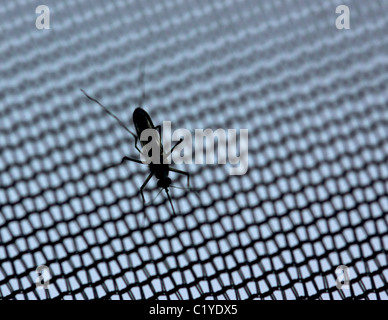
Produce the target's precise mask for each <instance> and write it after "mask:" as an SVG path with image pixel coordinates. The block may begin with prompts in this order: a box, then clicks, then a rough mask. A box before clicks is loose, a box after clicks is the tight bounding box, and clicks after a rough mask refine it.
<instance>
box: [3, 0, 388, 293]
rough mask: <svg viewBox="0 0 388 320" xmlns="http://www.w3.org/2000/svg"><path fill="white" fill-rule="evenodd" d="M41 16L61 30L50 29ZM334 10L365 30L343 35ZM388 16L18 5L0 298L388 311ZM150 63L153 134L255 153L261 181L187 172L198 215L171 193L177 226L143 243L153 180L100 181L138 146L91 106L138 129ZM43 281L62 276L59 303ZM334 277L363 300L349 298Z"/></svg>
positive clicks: (74, 2)
mask: <svg viewBox="0 0 388 320" xmlns="http://www.w3.org/2000/svg"><path fill="white" fill-rule="evenodd" d="M40 4H45V5H47V6H48V7H49V8H50V13H51V16H50V19H51V29H50V30H37V29H36V28H35V19H36V17H37V14H35V8H36V7H37V6H38V5H40ZM339 4H347V5H349V7H350V10H351V29H350V30H341V31H339V30H337V29H336V28H335V20H336V17H337V15H336V14H335V9H336V7H337V5H339ZM387 9H388V4H387V2H386V1H382V0H381V1H377V0H373V1H363V0H358V1H337V0H329V1H307V0H289V1H257V0H256V1H248V0H239V1H205V0H198V1H183V0H163V1H135V0H133V1H129V0H125V1H124V0H123V1H119V0H114V1H95V0H93V1H92V0H66V1H45V2H44V3H41V2H40V1H29V0H15V1H7V2H5V1H4V2H3V3H2V5H1V6H0V35H1V36H0V37H1V38H0V61H1V63H0V187H1V188H0V298H1V297H6V298H17V299H27V298H29V299H38V298H39V299H45V298H47V297H60V298H64V299H72V298H77V299H90V298H97V297H107V298H113V299H119V298H124V299H139V298H148V297H155V298H160V299H166V298H169V299H180V298H183V299H187V298H196V297H199V296H203V297H205V298H211V299H213V298H217V299H225V298H232V299H236V298H242V299H245V298H247V297H248V296H252V297H254V298H266V299H295V298H300V297H313V298H323V299H341V298H345V297H358V298H370V299H376V298H383V299H386V298H387V284H386V279H387V277H388V270H387V255H386V250H387V248H388V237H387V218H386V215H385V213H386V212H387V210H388V201H387V200H388V199H387V178H388V162H387V156H388V129H387V128H388V127H387V121H388V110H387V108H388V107H387V100H388V91H387V85H386V83H387V80H388V73H387V71H388V55H387V53H388V33H387V27H388V17H387V14H386V12H387ZM141 62H144V63H145V65H146V75H145V92H146V101H145V105H144V107H145V108H146V109H147V110H148V111H149V113H150V114H151V116H152V118H153V119H154V123H161V122H162V121H163V120H171V121H172V122H173V129H174V128H181V127H182V128H187V129H189V130H192V131H193V130H194V129H196V128H212V129H216V128H225V129H227V128H236V129H239V128H248V129H249V135H250V136H249V139H250V140H249V155H250V156H249V157H250V158H249V161H250V162H249V171H248V173H247V174H246V175H244V176H240V177H239V176H234V177H233V176H229V175H228V172H229V167H228V166H222V165H220V166H215V165H213V166H205V165H188V166H182V167H181V168H182V169H185V170H188V171H190V173H191V174H192V176H193V184H194V186H195V187H196V188H198V189H200V197H199V198H198V197H197V196H196V195H195V194H194V193H190V194H186V193H184V192H182V191H181V190H173V191H172V194H173V197H174V203H175V204H176V207H177V211H178V215H177V217H172V215H171V211H170V207H169V204H168V202H166V200H165V198H163V197H160V198H159V199H158V200H157V201H156V204H155V205H154V206H148V207H147V209H146V210H145V214H146V215H147V217H148V219H149V220H147V219H145V220H144V228H140V227H141V224H142V220H143V214H144V210H143V205H142V202H141V198H140V195H139V192H138V188H139V187H140V185H141V184H142V182H143V181H144V179H145V177H146V175H147V168H145V167H143V166H141V165H138V164H136V163H128V164H127V165H122V166H121V167H117V168H114V169H110V170H107V171H103V170H102V169H103V168H104V167H106V166H108V165H110V164H112V163H117V162H119V161H120V160H121V157H122V156H123V155H125V154H126V155H135V154H136V151H135V149H134V147H133V139H132V137H131V136H129V135H128V134H126V132H125V131H124V130H122V128H121V127H120V126H118V125H117V124H116V123H115V122H114V120H112V119H111V118H109V117H108V116H107V115H106V114H105V113H104V112H102V110H101V109H100V108H99V107H98V106H97V105H96V104H94V103H92V102H91V101H89V100H87V99H86V98H85V97H84V96H83V95H82V93H81V92H80V91H79V89H80V88H83V89H85V90H86V91H87V92H88V93H90V94H91V95H93V96H95V97H96V98H98V99H100V101H101V102H103V103H104V104H105V105H106V106H108V107H109V108H110V109H111V110H112V111H114V112H115V113H116V114H117V115H118V116H119V117H120V118H121V119H122V120H123V121H125V122H126V123H127V124H128V125H129V127H130V128H133V126H132V120H131V119H132V116H131V115H132V112H133V110H134V108H135V107H136V104H137V101H138V97H139V95H140V94H141V87H140V86H139V83H138V65H139V63H141ZM172 176H173V178H174V181H175V180H176V179H177V180H176V182H174V183H175V184H176V185H179V184H182V185H184V183H185V180H184V177H182V178H181V177H179V176H175V175H172ZM149 189H150V190H151V191H152V190H153V192H147V194H146V196H148V197H149V198H150V197H152V196H153V195H154V194H155V192H156V188H155V182H154V181H153V183H152V184H151V185H150V187H149ZM139 226H140V227H139ZM39 265H47V266H48V267H49V268H50V270H51V273H52V280H51V286H50V289H49V290H48V292H46V293H45V292H44V291H43V290H35V280H36V278H37V274H36V272H35V269H36V268H37V267H38V266H39ZM339 265H347V266H348V267H349V268H350V271H351V273H350V278H351V284H352V285H351V290H337V289H336V287H335V284H336V282H335V279H336V274H335V269H336V268H337V266H339ZM90 283H91V284H92V285H91V286H89V284H90Z"/></svg>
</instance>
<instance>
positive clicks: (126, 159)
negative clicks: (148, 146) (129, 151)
mask: <svg viewBox="0 0 388 320" xmlns="http://www.w3.org/2000/svg"><path fill="white" fill-rule="evenodd" d="M125 161H133V162H137V163H140V164H144V163H143V162H141V161H140V160H137V159H135V158H131V157H127V156H125V157H123V158H122V159H121V162H120V163H116V164H113V165H111V166H109V167H105V168H104V169H103V170H108V169H110V168H113V167H116V166H119V165H121V164H123V163H124V162H125Z"/></svg>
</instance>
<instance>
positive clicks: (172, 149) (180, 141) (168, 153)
mask: <svg viewBox="0 0 388 320" xmlns="http://www.w3.org/2000/svg"><path fill="white" fill-rule="evenodd" d="M182 142H183V139H182V138H181V139H180V140H179V141H178V142H177V143H176V144H175V145H174V146H173V147H172V148H171V150H170V151H169V152H167V154H166V157H168V156H169V155H170V154H171V153H172V152H173V151H174V149H175V148H176V147H177V146H178V145H179V144H180V143H182Z"/></svg>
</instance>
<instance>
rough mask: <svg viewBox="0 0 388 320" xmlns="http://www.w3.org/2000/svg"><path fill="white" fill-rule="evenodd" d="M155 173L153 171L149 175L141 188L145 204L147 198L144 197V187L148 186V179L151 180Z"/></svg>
mask: <svg viewBox="0 0 388 320" xmlns="http://www.w3.org/2000/svg"><path fill="white" fill-rule="evenodd" d="M153 175H154V173H153V172H151V173H150V174H149V175H148V177H147V179H145V181H144V183H143V185H142V186H141V188H140V193H141V197H142V199H143V203H144V204H145V199H144V194H143V189H144V188H145V187H146V185H147V183H148V181H150V179H151V178H152V176H153Z"/></svg>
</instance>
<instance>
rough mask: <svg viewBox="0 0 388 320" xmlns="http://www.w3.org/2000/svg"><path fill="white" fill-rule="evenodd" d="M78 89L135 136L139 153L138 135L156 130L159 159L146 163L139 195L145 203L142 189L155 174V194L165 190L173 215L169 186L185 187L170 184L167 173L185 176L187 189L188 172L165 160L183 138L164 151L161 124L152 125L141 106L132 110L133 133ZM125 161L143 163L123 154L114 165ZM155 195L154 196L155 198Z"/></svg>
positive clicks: (188, 181)
mask: <svg viewBox="0 0 388 320" xmlns="http://www.w3.org/2000/svg"><path fill="white" fill-rule="evenodd" d="M80 90H81V91H82V93H83V94H84V95H85V96H86V97H87V98H88V99H90V100H92V101H93V102H95V103H97V104H98V105H99V106H100V107H101V108H102V109H103V110H104V111H105V112H106V113H107V114H108V115H110V116H111V117H113V118H114V119H115V120H116V121H117V122H118V123H119V124H120V125H121V127H123V128H124V129H125V130H126V131H127V132H129V133H130V134H131V135H132V136H133V137H134V138H135V148H136V150H137V151H139V152H140V153H142V151H141V150H140V149H139V147H138V145H137V143H138V141H139V140H140V139H139V137H141V134H142V132H143V131H144V130H147V129H153V130H158V132H159V135H158V136H157V139H156V143H157V145H158V149H159V151H160V152H159V154H160V161H159V163H153V162H152V160H151V162H150V163H149V164H148V168H149V169H150V173H149V175H148V177H147V178H146V179H145V181H144V183H143V185H142V186H141V188H140V193H141V197H142V200H143V204H145V198H144V194H143V190H144V188H145V187H146V185H147V183H148V182H149V181H150V180H151V178H152V177H153V176H155V177H156V179H158V182H157V185H158V187H159V188H161V190H160V191H159V193H158V194H157V196H158V195H159V194H160V193H161V192H162V191H163V190H165V192H166V194H167V197H168V200H169V202H170V204H171V208H172V211H173V214H174V215H175V214H176V213H175V208H174V205H173V203H172V200H171V197H170V193H169V188H177V189H186V188H180V187H177V186H172V185H171V182H172V181H171V179H170V178H169V173H170V172H171V171H172V172H175V173H178V174H182V175H185V176H187V187H188V188H187V189H188V190H191V188H190V174H189V173H188V172H186V171H182V170H178V169H176V168H173V167H171V166H170V165H169V164H167V161H166V160H167V158H168V157H169V156H170V155H171V154H172V152H173V151H174V149H175V148H176V147H177V146H178V145H179V144H180V143H181V142H182V141H183V139H180V140H179V141H178V142H177V143H176V144H175V145H174V146H173V147H172V148H171V150H170V151H169V152H167V153H166V152H165V151H164V149H163V145H162V142H161V141H160V137H161V136H162V135H161V126H160V125H158V126H154V124H153V122H152V120H151V117H150V116H149V114H148V113H147V112H146V111H145V110H144V109H143V108H141V107H138V108H136V109H135V111H134V112H133V123H134V125H135V128H136V133H134V132H132V131H131V130H129V129H128V128H127V126H126V125H125V124H124V123H123V122H122V121H121V120H120V119H119V118H118V117H117V116H116V115H115V114H113V113H112V112H111V111H110V110H109V109H108V108H106V107H105V106H104V105H103V104H101V103H100V102H99V101H98V100H97V99H95V98H93V97H91V96H90V95H88V94H87V93H86V92H85V91H84V90H83V89H80ZM143 99H144V91H143V95H142V99H141V101H143ZM140 142H141V144H142V147H144V146H145V145H146V144H147V143H148V141H142V140H140ZM125 161H133V162H136V163H140V164H143V165H144V164H145V163H143V162H142V161H140V160H138V159H135V158H133V157H128V156H124V157H123V158H122V160H121V162H120V163H119V164H116V165H120V164H122V163H124V162H125ZM116 165H113V166H116ZM113 166H110V167H108V168H107V169H109V168H111V167H113ZM157 196H156V197H157ZM156 197H155V199H156ZM155 199H154V200H155Z"/></svg>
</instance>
